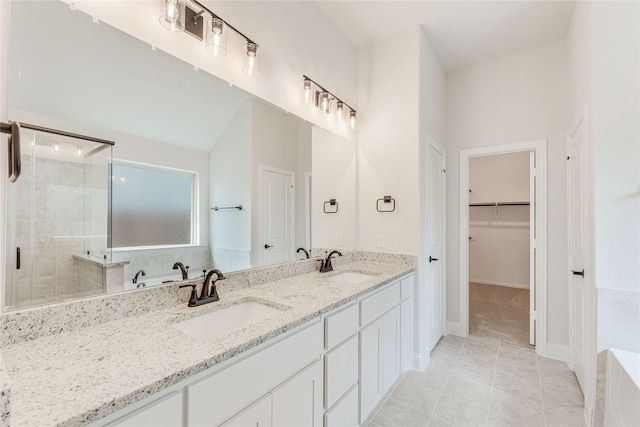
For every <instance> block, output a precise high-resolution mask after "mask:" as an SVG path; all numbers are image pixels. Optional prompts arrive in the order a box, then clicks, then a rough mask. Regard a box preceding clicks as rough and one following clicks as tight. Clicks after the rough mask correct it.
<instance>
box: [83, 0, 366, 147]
mask: <svg viewBox="0 0 640 427" xmlns="http://www.w3.org/2000/svg"><path fill="white" fill-rule="evenodd" d="M203 3H204V4H205V6H207V7H209V8H210V9H211V10H212V11H213V12H214V13H216V14H218V15H219V16H221V17H222V18H223V19H225V20H227V21H228V22H229V23H230V24H231V25H233V26H234V27H236V28H238V29H239V30H240V31H242V32H243V33H245V34H246V35H247V36H249V37H250V38H251V39H252V40H254V41H255V42H256V43H257V44H258V45H259V50H260V55H261V64H260V73H259V75H258V76H255V77H253V78H249V77H247V76H245V75H244V74H243V73H242V71H241V67H242V65H243V63H244V60H245V58H246V54H245V53H244V51H243V46H242V45H243V43H244V41H243V39H241V38H239V37H238V36H234V35H233V34H230V35H229V40H228V48H227V56H225V57H221V58H214V57H211V56H210V55H209V54H207V53H206V52H205V50H204V43H199V42H197V41H196V40H195V39H194V38H193V37H191V36H190V35H188V34H176V33H172V32H170V31H167V30H165V29H164V28H163V27H162V26H161V25H160V24H159V22H158V17H159V5H161V3H160V2H158V1H148V0H141V1H122V2H120V1H115V2H114V1H107V0H98V1H93V0H76V1H74V4H75V5H76V7H77V8H78V9H79V10H81V11H84V12H86V13H87V14H89V15H91V16H95V17H97V18H99V19H100V20H101V21H104V22H106V23H108V24H110V25H113V26H114V27H116V28H119V29H120V30H122V31H125V32H127V33H129V34H131V35H133V36H134V37H137V38H139V39H140V40H143V41H145V42H147V43H149V44H151V45H154V46H156V47H157V48H159V49H161V50H163V51H165V52H168V53H170V54H171V55H174V56H176V57H177V58H180V59H182V60H184V61H186V62H187V63H190V64H193V65H196V66H198V67H199V69H201V70H204V71H206V72H209V73H211V74H213V75H215V76H217V77H219V78H221V79H222V80H225V81H228V82H229V83H231V84H233V85H234V86H238V87H240V88H242V89H244V90H246V91H248V92H250V93H252V94H254V95H257V96H258V97H260V98H262V99H264V100H266V101H268V102H270V103H272V104H274V105H276V106H278V107H280V108H282V109H284V110H286V111H290V112H292V113H294V114H296V115H298V116H299V117H302V118H303V119H305V120H308V121H311V122H312V123H315V124H317V125H319V126H322V127H325V128H327V129H329V130H331V131H332V132H335V133H338V134H340V135H342V136H343V137H345V138H348V139H355V137H356V135H355V132H353V131H351V130H350V129H349V128H348V127H345V126H338V125H337V124H336V123H334V122H330V121H328V120H327V119H326V117H325V116H324V115H321V114H318V113H317V112H316V111H315V109H313V108H308V106H306V105H304V104H303V102H302V75H303V74H306V75H308V76H309V77H311V78H312V79H314V80H316V81H317V82H318V83H319V84H321V85H322V86H324V87H326V88H327V89H328V90H330V91H331V92H332V93H334V94H335V95H337V96H338V97H340V98H341V99H343V100H344V101H345V102H347V103H348V104H349V105H351V106H353V107H354V108H356V109H357V105H356V101H357V90H358V87H357V50H356V47H355V46H354V45H353V43H352V42H351V41H350V40H349V39H348V38H347V37H346V36H345V35H344V34H343V33H342V31H340V30H339V29H338V28H337V27H336V25H335V24H334V23H333V22H332V21H331V20H330V19H329V18H328V17H327V16H326V15H325V14H324V12H322V10H321V9H320V8H319V7H318V6H317V5H316V4H315V3H314V2H308V1H304V2H273V1H227V2H212V1H203ZM337 64H339V65H337Z"/></svg>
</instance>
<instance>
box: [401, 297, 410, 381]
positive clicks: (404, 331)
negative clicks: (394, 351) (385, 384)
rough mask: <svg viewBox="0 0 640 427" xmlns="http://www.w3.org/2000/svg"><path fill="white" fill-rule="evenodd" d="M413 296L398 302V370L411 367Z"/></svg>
mask: <svg viewBox="0 0 640 427" xmlns="http://www.w3.org/2000/svg"><path fill="white" fill-rule="evenodd" d="M412 345H413V296H410V297H408V298H407V299H406V300H404V301H402V302H401V303H400V370H401V371H404V370H407V369H410V368H411V364H412V360H411V359H412V358H411V355H412V354H413V351H412Z"/></svg>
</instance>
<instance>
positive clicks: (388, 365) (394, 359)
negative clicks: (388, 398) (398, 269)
mask: <svg viewBox="0 0 640 427" xmlns="http://www.w3.org/2000/svg"><path fill="white" fill-rule="evenodd" d="M399 377H400V307H399V306H395V307H394V308H393V309H392V310H390V311H389V312H388V313H387V314H385V315H384V317H383V318H382V394H384V393H386V392H387V391H388V390H389V389H390V388H391V386H392V385H393V383H395V382H396V380H397V379H398V378H399Z"/></svg>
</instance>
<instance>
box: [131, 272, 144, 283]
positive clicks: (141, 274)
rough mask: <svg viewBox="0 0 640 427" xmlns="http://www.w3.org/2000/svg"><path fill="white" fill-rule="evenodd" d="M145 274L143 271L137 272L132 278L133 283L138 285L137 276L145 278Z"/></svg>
mask: <svg viewBox="0 0 640 427" xmlns="http://www.w3.org/2000/svg"><path fill="white" fill-rule="evenodd" d="M146 275H147V274H146V273H145V272H144V270H139V271H138V272H137V273H136V275H135V276H133V283H134V284H135V283H138V276H146Z"/></svg>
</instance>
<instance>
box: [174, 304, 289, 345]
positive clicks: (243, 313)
mask: <svg viewBox="0 0 640 427" xmlns="http://www.w3.org/2000/svg"><path fill="white" fill-rule="evenodd" d="M281 312H282V311H281V310H279V309H277V308H274V307H271V306H268V305H264V304H260V303H257V302H253V301H250V302H243V303H240V304H236V305H232V306H230V307H227V308H223V309H221V310H217V311H214V312H212V313H208V314H203V315H202V316H198V317H195V318H193V319H189V320H184V321H182V322H179V323H176V324H174V325H173V327H174V328H176V329H178V330H180V331H182V332H184V333H185V334H187V335H189V336H190V337H192V338H195V339H201V340H212V339H215V338H220V337H223V336H225V335H227V334H229V333H231V332H234V331H239V330H240V329H244V328H246V327H247V326H249V325H252V324H254V323H257V322H260V321H262V320H266V319H268V318H270V317H272V316H275V315H276V314H279V313H281Z"/></svg>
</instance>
